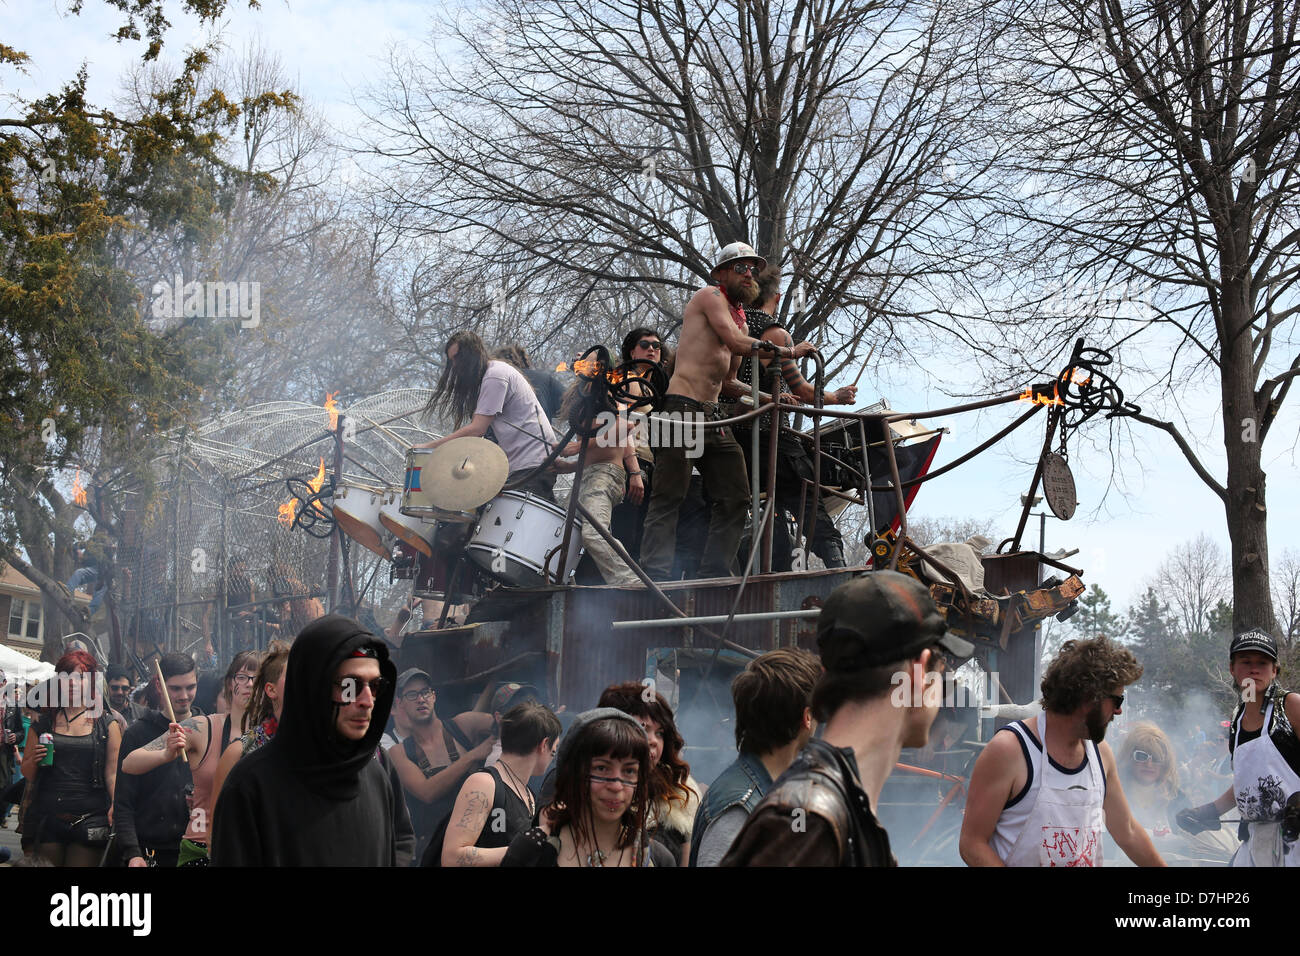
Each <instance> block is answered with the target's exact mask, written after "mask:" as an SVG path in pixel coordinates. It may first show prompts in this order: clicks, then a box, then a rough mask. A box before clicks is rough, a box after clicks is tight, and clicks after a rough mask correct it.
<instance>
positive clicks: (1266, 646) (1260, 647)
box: [1228, 627, 1277, 661]
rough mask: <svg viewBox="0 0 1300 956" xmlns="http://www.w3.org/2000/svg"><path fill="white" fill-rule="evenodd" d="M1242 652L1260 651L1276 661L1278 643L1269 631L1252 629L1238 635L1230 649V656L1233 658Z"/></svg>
mask: <svg viewBox="0 0 1300 956" xmlns="http://www.w3.org/2000/svg"><path fill="white" fill-rule="evenodd" d="M1241 651H1259V652H1260V653H1261V654H1267V655H1268V656H1269V657H1271V658H1273V660H1275V661H1276V660H1277V641H1275V640H1273V635H1272V634H1269V633H1268V632H1267V631H1261V630H1260V629H1259V628H1257V627H1256V628H1251V629H1250V630H1249V631H1246V632H1245V633H1243V634H1238V635H1236V636H1235V637H1234V638H1233V639H1232V646H1231V647H1229V648H1228V656H1229V657H1231V656H1232V655H1233V654H1238V653H1240V652H1241Z"/></svg>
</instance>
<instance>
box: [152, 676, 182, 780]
mask: <svg viewBox="0 0 1300 956" xmlns="http://www.w3.org/2000/svg"><path fill="white" fill-rule="evenodd" d="M153 669H154V673H156V674H157V675H158V693H159V694H160V695H161V696H162V702H163V703H164V704H166V705H167V719H168V720H169V721H171V722H172V723H173V724H174V723H176V711H175V709H174V708H173V707H172V699H171V698H170V697H168V696H167V682H166V681H165V680H163V673H162V664H160V663H159V662H158V658H156V657H155V658H154V659H153ZM181 759H182V760H184V761H185V762H186V763H189V762H190V755H189V753H188V752H186V751H185V750H182V751H181Z"/></svg>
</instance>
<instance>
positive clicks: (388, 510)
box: [334, 438, 582, 604]
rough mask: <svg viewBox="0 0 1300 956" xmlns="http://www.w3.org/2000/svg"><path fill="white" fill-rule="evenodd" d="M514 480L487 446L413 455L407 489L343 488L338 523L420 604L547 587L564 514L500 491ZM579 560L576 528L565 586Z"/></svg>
mask: <svg viewBox="0 0 1300 956" xmlns="http://www.w3.org/2000/svg"><path fill="white" fill-rule="evenodd" d="M508 471H509V467H508V463H507V461H506V455H505V452H503V451H502V450H501V448H500V446H498V445H496V444H494V443H493V442H490V441H488V440H487V439H485V438H456V439H453V440H451V441H449V442H445V443H443V444H442V445H440V446H438V447H437V448H432V449H421V448H412V449H410V450H409V451H407V453H406V476H405V481H404V483H403V487H402V488H400V489H398V488H391V487H390V488H374V487H370V486H366V485H362V484H343V485H341V486H340V490H339V491H338V493H337V494H336V495H335V497H334V516H335V518H336V519H337V521H338V524H339V527H340V528H341V529H342V530H343V532H344V533H345V534H347V535H348V537H350V538H352V539H353V540H354V541H356V542H357V543H358V544H360V545H361V546H362V547H364V548H366V549H367V550H369V551H371V552H373V553H374V554H377V555H379V556H380V557H382V558H385V559H386V560H389V561H391V562H392V568H391V579H392V580H409V581H411V582H412V584H411V588H412V594H413V596H414V597H418V598H427V599H429V600H434V601H443V602H445V603H447V604H468V603H472V602H473V601H475V600H477V599H478V598H479V597H482V595H483V594H484V593H486V591H487V589H488V587H490V586H491V584H492V579H496V581H498V582H500V583H502V584H504V585H507V586H509V587H536V586H539V585H544V584H547V583H549V582H551V581H553V580H554V579H555V577H556V574H557V571H558V569H559V564H560V561H559V551H560V548H561V545H562V543H563V541H564V521H565V512H564V510H563V509H561V508H560V507H558V506H557V505H555V504H552V503H551V502H549V501H546V500H545V499H543V498H539V497H537V496H536V495H532V494H528V493H526V492H522V491H502V488H504V486H505V482H506V475H507V473H508ZM581 555H582V537H581V534H580V532H579V530H578V529H577V528H575V529H574V530H573V532H572V533H571V534H570V535H569V550H568V553H567V557H566V560H565V562H564V568H565V578H566V579H568V578H570V577H571V576H572V575H573V572H574V570H575V569H576V568H577V565H578V559H579V558H580V557H581ZM466 559H468V560H466Z"/></svg>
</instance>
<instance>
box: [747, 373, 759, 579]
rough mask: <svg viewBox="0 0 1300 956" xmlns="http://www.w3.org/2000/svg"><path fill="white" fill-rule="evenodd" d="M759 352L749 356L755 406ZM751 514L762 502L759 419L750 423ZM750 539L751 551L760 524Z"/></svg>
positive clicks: (751, 518) (755, 405)
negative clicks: (759, 482)
mask: <svg viewBox="0 0 1300 956" xmlns="http://www.w3.org/2000/svg"><path fill="white" fill-rule="evenodd" d="M758 368H759V362H758V353H757V352H752V353H751V354H750V357H749V394H750V398H751V400H752V401H753V402H754V407H755V408H758V396H759V388H758ZM749 498H750V501H749V515H750V521H754V520H756V519H757V517H758V513H759V508H760V503H759V500H758V419H754V421H752V422H750V424H749ZM752 528H753V531H751V533H750V536H749V539H750V544H749V550H750V552H751V553H753V551H754V550H755V549H756V548H757V546H758V525H752Z"/></svg>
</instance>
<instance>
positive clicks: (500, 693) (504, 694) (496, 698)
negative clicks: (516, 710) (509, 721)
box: [488, 682, 541, 714]
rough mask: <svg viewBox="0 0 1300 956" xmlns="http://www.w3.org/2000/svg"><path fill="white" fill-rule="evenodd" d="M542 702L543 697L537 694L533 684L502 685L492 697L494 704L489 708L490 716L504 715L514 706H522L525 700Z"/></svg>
mask: <svg viewBox="0 0 1300 956" xmlns="http://www.w3.org/2000/svg"><path fill="white" fill-rule="evenodd" d="M530 699H531V700H541V695H540V694H539V693H537V688H536V687H534V686H533V685H532V684H517V683H513V682H512V683H509V684H502V685H501V686H500V687H498V688H497V689H496V692H495V693H494V694H493V695H492V704H491V706H489V707H488V713H489V714H497V713H501V714H504V713H505V712H506V711H507V710H509V709H510V707H511V705H513V704H522V703H523V702H524V701H525V700H530Z"/></svg>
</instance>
